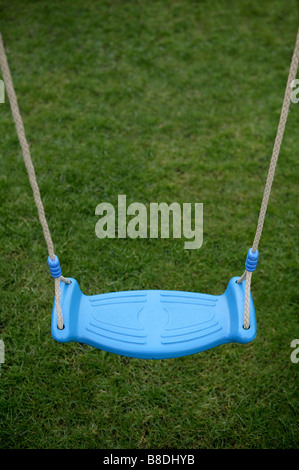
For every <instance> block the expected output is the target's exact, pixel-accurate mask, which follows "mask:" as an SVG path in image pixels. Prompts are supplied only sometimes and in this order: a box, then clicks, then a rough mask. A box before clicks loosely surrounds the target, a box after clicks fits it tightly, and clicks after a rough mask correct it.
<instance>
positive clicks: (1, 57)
mask: <svg viewBox="0 0 299 470" xmlns="http://www.w3.org/2000/svg"><path fill="white" fill-rule="evenodd" d="M0 65H1V70H2V75H3V79H4V83H5V88H6V93H7V96H8V99H9V102H10V107H11V111H12V115H13V119H14V122H15V126H16V130H17V134H18V138H19V142H20V145H21V149H22V154H23V158H24V163H25V167H26V169H27V173H28V177H29V181H30V184H31V188H32V191H33V197H34V201H35V204H36V207H37V212H38V216H39V220H40V223H41V226H42V229H43V233H44V237H45V241H46V244H47V247H48V254H49V258H50V260H51V261H50V260H48V261H49V265H50V263H51V262H52V264H53V265H54V266H56V269H57V262H56V260H58V258H57V256H56V255H55V253H54V245H53V241H52V237H51V233H50V230H49V226H48V223H47V219H46V215H45V210H44V206H43V202H42V199H41V195H40V191H39V187H38V183H37V179H36V174H35V171H34V166H33V163H32V159H31V155H30V149H29V145H28V142H27V139H26V135H25V129H24V124H23V121H22V117H21V113H20V109H19V105H18V100H17V96H16V92H15V89H14V86H13V81H12V77H11V73H10V69H9V65H8V62H7V57H6V53H5V49H4V44H3V40H2V35H1V33H0ZM59 267H60V266H59ZM50 269H51V268H50ZM57 274H60V275H59V276H58V277H55V298H56V301H55V306H56V311H57V318H58V328H59V329H60V330H62V329H63V316H62V311H61V305H60V281H63V282H65V283H67V284H69V283H70V281H69V280H68V279H67V278H65V277H63V276H62V274H61V270H58V271H57Z"/></svg>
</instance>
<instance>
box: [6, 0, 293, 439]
mask: <svg viewBox="0 0 299 470" xmlns="http://www.w3.org/2000/svg"><path fill="white" fill-rule="evenodd" d="M298 6H299V5H298V1H296V0H290V1H289V2H285V1H284V0H267V1H264V2H259V1H256V0H255V1H252V0H251V1H249V0H248V1H247V0H246V1H232V2H222V1H215V2H209V1H191V0H188V1H183V0H176V1H170V0H168V1H137V0H136V1H116V0H114V1H99V2H93V1H91V0H84V1H83V0H82V1H80V0H68V1H63V2H58V1H52V2H46V1H38V2H37V1H33V0H31V1H25V0H23V1H14V2H9V1H8V0H4V1H2V2H1V7H0V26H1V31H2V34H3V37H4V40H5V43H6V47H7V53H8V59H9V63H10V66H11V70H12V75H13V78H14V84H15V87H16V91H17V95H18V98H19V103H20V107H21V111H22V115H23V119H24V123H25V128H26V132H27V138H28V140H29V142H30V146H31V152H32V158H33V160H34V163H35V166H36V172H37V175H38V181H39V184H40V189H41V194H42V197H43V201H44V204H45V209H46V214H47V216H48V222H49V225H50V228H51V231H52V236H53V240H54V244H55V248H56V252H57V254H58V255H59V257H60V260H61V264H62V269H63V273H64V275H66V276H67V275H70V276H73V277H76V279H77V280H78V281H79V283H80V285H81V288H82V290H83V292H85V293H86V294H95V293H101V292H110V291H118V290H127V289H143V288H149V289H150V288H153V289H156V288H160V289H180V290H188V291H197V292H207V293H211V294H220V293H222V292H223V291H224V289H225V287H226V284H227V282H228V280H229V279H230V277H232V276H233V275H239V274H241V273H242V271H243V266H244V260H245V256H246V252H247V249H248V248H249V247H250V246H251V243H252V239H253V236H254V230H255V226H256V221H257V216H258V211H259V206H260V201H261V196H262V191H263V185H264V182H265V177H266V172H267V168H268V163H269V159H270V156H271V151H272V146H273V141H274V138H275V133H276V128H277V124H278V119H279V113H280V107H281V104H282V99H283V94H284V88H285V83H286V79H287V74H288V68H289V64H290V60H291V56H292V50H293V46H294V41H295V36H296V31H297V27H298V25H297V19H298V18H297V17H296V15H297V12H298ZM298 125H299V105H297V106H296V105H294V104H293V105H292V106H291V110H290V115H289V119H288V124H287V129H286V133H285V138H284V142H283V146H282V151H281V156H280V160H279V164H278V168H277V174H276V177H275V182H274V185H273V192H272V195H271V201H270V205H269V210H268V214H267V218H266V223H265V230H264V233H263V237H262V241H261V244H260V252H261V257H260V262H259V267H258V270H257V272H256V273H255V274H254V276H253V286H252V292H253V297H254V301H255V304H256V311H257V324H258V333H257V338H256V340H255V341H254V342H253V343H251V344H249V345H236V344H231V345H225V346H221V347H218V348H216V349H214V350H210V351H206V352H204V353H201V354H198V355H194V356H189V357H184V358H179V359H174V360H165V361H143V360H137V359H129V358H124V357H119V356H116V355H113V354H109V353H106V352H103V351H98V350H95V349H93V348H91V347H89V346H84V345H79V344H65V345H63V344H59V343H56V342H54V340H52V338H51V335H50V317H51V308H52V302H53V295H54V294H53V289H54V288H53V282H52V281H51V278H50V276H49V273H48V267H47V263H46V257H47V252H46V248H45V244H44V241H43V238H42V231H41V228H40V225H39V222H38V219H37V214H36V208H35V206H34V203H33V198H32V194H31V189H30V186H29V183H28V179H27V175H26V172H25V168H24V165H23V161H22V155H21V151H20V148H19V144H18V140H17V137H16V132H15V129H14V125H13V121H12V117H11V113H10V109H9V105H8V103H7V102H6V103H5V104H1V105H0V126H1V127H0V128H1V139H0V154H1V160H0V188H1V190H0V198H1V201H0V249H1V267H0V273H1V287H0V289H1V290H0V293H1V302H0V338H1V339H3V340H4V342H5V346H6V363H5V364H4V365H3V366H2V369H1V377H0V422H1V426H0V447H2V448H77V447H79V448H205V447H208V448H219V447H222V448H223V447H224V448H294V447H298V444H299V440H298V427H297V426H298V371H299V364H293V363H292V362H291V361H290V353H291V348H290V343H291V340H292V339H294V338H296V337H297V338H298V309H299V289H298V281H299V279H298V261H299V250H298V241H299V240H298V232H299V230H298V229H299V226H298V216H299V204H298V148H299V141H298ZM118 194H127V198H128V201H129V202H133V201H139V202H143V203H145V204H149V203H150V202H162V201H165V202H168V203H170V202H173V201H177V202H180V203H183V202H192V203H194V202H203V203H204V243H203V246H202V248H201V249H200V250H192V251H186V250H184V249H183V240H173V239H169V240H161V239H158V240H151V239H145V240H130V239H126V240H118V239H115V240H111V239H110V240H108V239H106V240H99V239H98V238H97V237H96V236H95V232H94V227H95V223H96V221H97V219H98V218H97V217H96V216H95V215H94V211H95V207H96V205H97V204H99V203H100V202H103V201H107V202H112V203H116V201H117V195H118Z"/></svg>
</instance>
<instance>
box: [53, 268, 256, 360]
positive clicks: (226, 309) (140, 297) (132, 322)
mask: <svg viewBox="0 0 299 470" xmlns="http://www.w3.org/2000/svg"><path fill="white" fill-rule="evenodd" d="M69 279H70V281H71V284H65V283H64V282H61V284H60V286H61V308H62V312H63V319H64V324H65V326H64V329H63V330H59V329H58V326H57V314H56V308H55V299H54V305H53V312H52V326H51V333H52V336H53V338H54V339H55V340H56V341H60V342H62V343H66V342H70V341H76V342H79V343H85V344H89V345H91V346H94V347H95V348H98V349H102V350H104V351H109V352H112V353H115V354H119V355H121V356H129V357H136V358H140V359H169V358H174V357H180V356H186V355H189V354H194V353H198V352H201V351H204V350H206V349H210V348H213V347H215V346H218V345H220V344H224V343H248V342H250V341H253V340H254V338H255V336H256V319H255V310H254V305H253V300H252V297H251V299H250V328H249V329H248V330H245V329H244V328H243V315H244V299H245V282H242V283H241V284H237V283H236V281H237V279H238V277H233V278H232V279H231V280H230V281H229V284H228V286H227V289H226V291H225V292H224V294H222V295H207V294H197V293H194V292H180V291H168V290H136V291H127V292H113V293H111V294H99V295H90V296H88V295H84V294H83V293H82V292H81V290H80V287H79V284H78V282H77V281H76V280H75V279H72V278H69Z"/></svg>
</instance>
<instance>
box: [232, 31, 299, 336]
mask: <svg viewBox="0 0 299 470" xmlns="http://www.w3.org/2000/svg"><path fill="white" fill-rule="evenodd" d="M298 63H299V29H298V33H297V39H296V44H295V49H294V53H293V57H292V62H291V66H290V71H289V77H288V81H287V85H286V90H285V95H284V99H283V104H282V108H281V113H280V119H279V124H278V129H277V134H276V138H275V142H274V146H273V152H272V157H271V161H270V166H269V170H268V176H267V181H266V185H265V189H264V195H263V199H262V203H261V208H260V213H259V218H258V223H257V228H256V233H255V237H254V241H253V245H252V251H253V252H256V250H257V249H258V246H259V242H260V238H261V235H262V231H263V226H264V221H265V217H266V212H267V207H268V202H269V198H270V193H271V188H272V183H273V179H274V174H275V169H276V165H277V160H278V156H279V152H280V147H281V142H282V138H283V135H284V131H285V126H286V122H287V118H288V113H289V107H290V102H291V94H292V85H291V84H292V81H293V80H294V79H295V78H296V73H297V69H298ZM251 277H252V272H249V271H246V270H245V271H244V273H243V275H242V276H241V277H240V278H239V279H238V281H237V282H238V283H241V282H242V281H244V280H246V287H245V307H244V324H243V327H244V328H245V330H248V328H249V326H250V325H249V316H250V285H251Z"/></svg>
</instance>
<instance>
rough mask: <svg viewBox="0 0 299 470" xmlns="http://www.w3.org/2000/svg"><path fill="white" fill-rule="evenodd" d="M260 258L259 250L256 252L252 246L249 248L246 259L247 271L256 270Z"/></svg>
mask: <svg viewBox="0 0 299 470" xmlns="http://www.w3.org/2000/svg"><path fill="white" fill-rule="evenodd" d="M258 259H259V250H256V251H255V252H253V251H252V248H249V250H248V253H247V257H246V261H245V269H246V271H250V272H253V271H255V268H256V266H257V262H258Z"/></svg>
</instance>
